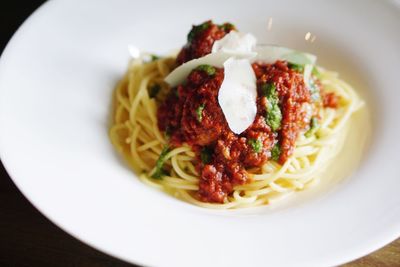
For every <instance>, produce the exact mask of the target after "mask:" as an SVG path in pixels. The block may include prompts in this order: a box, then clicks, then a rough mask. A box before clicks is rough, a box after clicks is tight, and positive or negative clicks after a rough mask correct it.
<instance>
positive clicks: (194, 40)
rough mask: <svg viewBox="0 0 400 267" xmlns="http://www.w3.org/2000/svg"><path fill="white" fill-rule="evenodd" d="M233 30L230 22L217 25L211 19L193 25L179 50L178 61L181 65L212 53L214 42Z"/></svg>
mask: <svg viewBox="0 0 400 267" xmlns="http://www.w3.org/2000/svg"><path fill="white" fill-rule="evenodd" d="M232 30H235V27H234V26H233V25H232V24H230V23H225V24H222V25H217V24H214V23H213V22H212V21H211V20H209V21H206V22H204V23H202V24H200V25H197V26H193V27H192V30H191V31H190V33H189V35H188V42H187V44H186V45H185V46H184V47H183V48H182V50H181V51H180V52H179V54H178V57H177V59H176V63H177V64H178V65H181V64H182V63H185V62H187V61H189V60H192V59H195V58H199V57H202V56H205V55H207V54H209V53H211V49H212V46H213V44H214V42H215V41H217V40H219V39H221V38H222V37H224V36H225V35H226V34H227V33H229V32H230V31H232Z"/></svg>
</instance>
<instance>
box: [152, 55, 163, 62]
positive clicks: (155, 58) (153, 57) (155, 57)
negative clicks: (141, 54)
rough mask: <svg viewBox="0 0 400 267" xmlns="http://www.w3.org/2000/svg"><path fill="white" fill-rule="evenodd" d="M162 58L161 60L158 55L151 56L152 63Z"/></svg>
mask: <svg viewBox="0 0 400 267" xmlns="http://www.w3.org/2000/svg"><path fill="white" fill-rule="evenodd" d="M160 58H161V57H160V56H157V55H154V54H151V55H150V61H156V60H158V59H160Z"/></svg>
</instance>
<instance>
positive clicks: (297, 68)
mask: <svg viewBox="0 0 400 267" xmlns="http://www.w3.org/2000/svg"><path fill="white" fill-rule="evenodd" d="M288 67H289V69H292V70H294V71H297V72H303V71H304V66H303V65H300V64H295V63H291V62H289V63H288Z"/></svg>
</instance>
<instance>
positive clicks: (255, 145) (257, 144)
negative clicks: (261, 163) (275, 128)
mask: <svg viewBox="0 0 400 267" xmlns="http://www.w3.org/2000/svg"><path fill="white" fill-rule="evenodd" d="M248 143H249V145H250V146H251V148H252V149H253V150H254V152H256V153H260V152H261V149H262V146H263V145H262V143H261V141H260V140H259V139H254V138H251V139H249V141H248Z"/></svg>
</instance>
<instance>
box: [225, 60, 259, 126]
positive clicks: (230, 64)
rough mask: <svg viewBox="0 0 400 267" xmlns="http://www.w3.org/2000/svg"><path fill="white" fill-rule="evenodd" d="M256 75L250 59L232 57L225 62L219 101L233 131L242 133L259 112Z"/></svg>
mask: <svg viewBox="0 0 400 267" xmlns="http://www.w3.org/2000/svg"><path fill="white" fill-rule="evenodd" d="M256 99H257V86H256V76H255V74H254V71H253V68H252V67H251V64H250V62H249V60H248V59H234V58H230V59H228V60H227V61H226V62H225V63H224V81H223V82H222V84H221V88H220V89H219V92H218V102H219V105H220V107H221V109H222V112H223V113H224V116H225V119H226V121H227V122H228V126H229V128H230V129H231V130H232V132H234V133H236V134H240V133H242V132H243V131H245V130H246V129H247V128H248V127H249V126H250V125H251V124H252V123H253V121H254V119H255V117H256V113H257V104H256Z"/></svg>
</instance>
